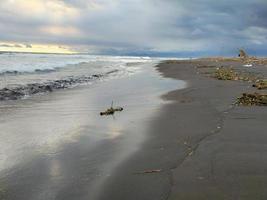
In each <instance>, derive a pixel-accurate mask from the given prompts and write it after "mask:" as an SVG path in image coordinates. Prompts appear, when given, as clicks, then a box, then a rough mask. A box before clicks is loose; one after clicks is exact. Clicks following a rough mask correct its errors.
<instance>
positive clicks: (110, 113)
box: [100, 101, 123, 115]
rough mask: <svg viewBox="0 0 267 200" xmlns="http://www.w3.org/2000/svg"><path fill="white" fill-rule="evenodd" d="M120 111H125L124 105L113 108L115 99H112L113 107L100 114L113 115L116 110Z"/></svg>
mask: <svg viewBox="0 0 267 200" xmlns="http://www.w3.org/2000/svg"><path fill="white" fill-rule="evenodd" d="M118 111H119V112H121V111H123V108H122V107H117V108H113V101H112V103H111V107H110V108H108V109H107V110H106V111H104V112H100V115H113V114H114V113H115V112H118Z"/></svg>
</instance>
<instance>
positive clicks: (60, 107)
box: [0, 64, 184, 200]
mask: <svg viewBox="0 0 267 200" xmlns="http://www.w3.org/2000/svg"><path fill="white" fill-rule="evenodd" d="M179 87H180V88H182V87H184V82H182V81H175V80H171V79H165V78H162V77H160V76H159V73H158V72H156V70H155V69H154V68H153V66H152V65H151V64H145V65H144V66H143V67H141V71H140V72H138V73H136V74H134V75H131V76H130V77H125V78H123V77H121V78H116V79H112V80H108V81H104V82H98V83H95V84H93V85H88V86H81V87H77V88H74V89H66V90H62V91H56V92H52V93H48V94H44V95H36V96H33V97H31V98H28V99H24V100H17V101H3V102H1V104H0V111H1V112H0V113H1V114H0V122H1V123H0V129H1V133H0V136H1V141H0V148H1V151H0V163H1V164H0V199H7V200H18V199H19V200H40V199H42V200H52V199H62V200H63V199H64V200H67V199H69V200H73V199H79V200H82V199H98V197H99V195H100V194H101V193H102V190H103V189H102V188H103V187H104V186H103V185H104V183H105V182H106V180H107V179H109V177H110V176H111V175H112V174H113V173H114V171H115V169H117V168H118V166H120V164H121V163H122V162H123V161H124V160H125V159H127V158H128V157H130V156H131V155H132V154H134V153H135V152H136V151H137V150H139V149H140V146H141V145H142V144H143V143H144V141H146V140H147V139H148V135H147V132H148V131H147V129H148V125H149V123H148V122H149V121H151V120H152V119H153V118H154V117H155V116H156V113H157V112H158V110H159V109H160V107H161V106H162V105H164V104H165V103H167V102H166V101H163V100H161V99H160V98H159V96H160V95H161V94H163V93H166V92H167V91H170V90H174V89H176V88H179ZM112 100H113V101H114V106H122V107H124V111H123V112H120V113H116V114H115V115H114V116H100V115H99V112H100V111H103V110H105V109H106V108H107V107H108V106H110V104H111V101H112Z"/></svg>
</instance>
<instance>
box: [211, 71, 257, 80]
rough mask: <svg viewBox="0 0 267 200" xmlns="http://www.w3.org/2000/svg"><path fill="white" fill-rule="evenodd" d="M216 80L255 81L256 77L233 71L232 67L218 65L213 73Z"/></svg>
mask: <svg viewBox="0 0 267 200" xmlns="http://www.w3.org/2000/svg"><path fill="white" fill-rule="evenodd" d="M213 77H214V78H216V79H218V80H232V81H251V82H252V81H255V80H256V77H255V76H253V75H250V74H246V73H241V72H238V71H235V70H234V69H233V68H228V67H219V68H217V69H216V71H215V72H214V75H213Z"/></svg>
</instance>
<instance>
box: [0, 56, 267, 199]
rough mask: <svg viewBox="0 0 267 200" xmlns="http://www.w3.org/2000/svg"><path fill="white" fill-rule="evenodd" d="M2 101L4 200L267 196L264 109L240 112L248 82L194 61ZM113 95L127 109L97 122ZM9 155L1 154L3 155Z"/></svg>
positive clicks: (258, 69) (235, 64) (209, 62)
mask: <svg viewBox="0 0 267 200" xmlns="http://www.w3.org/2000/svg"><path fill="white" fill-rule="evenodd" d="M155 65H156V64H153V63H150V64H145V65H143V66H142V67H141V68H140V69H141V70H140V72H138V73H136V74H134V75H131V76H129V77H128V76H127V77H119V78H118V77H117V78H115V79H112V80H108V81H102V82H101V81H100V82H98V83H97V84H92V85H89V86H88V85H84V86H80V87H75V88H72V89H66V90H59V91H55V92H51V93H48V94H44V95H37V96H33V97H31V98H27V99H22V100H16V101H4V102H2V103H1V113H2V114H1V130H3V132H2V133H1V137H2V144H1V148H2V152H5V154H2V159H1V161H2V164H1V166H2V168H1V171H0V175H1V179H0V186H1V190H0V197H1V198H2V199H8V200H9V199H12V200H13V199H14V200H15V199H20V200H24V199H25V200H31V199H32V200H37V199H38V200H39V199H60V200H61V199H62V200H63V199H64V200H68V199H69V200H72V199H81V200H82V199H92V200H94V199H99V200H106V199H123V200H124V199H127V200H136V199H140V200H151V199H153V200H157V199H159V200H161V199H171V200H172V199H181V200H183V199H184V200H196V199H197V200H202V199H203V200H207V199H227V200H228V199H229V200H231V199H233V200H236V199H242V200H243V199H266V196H267V193H266V190H265V188H266V186H267V178H266V177H267V176H266V175H267V171H266V166H267V165H266V164H267V163H266V162H267V160H266V158H265V153H266V151H267V146H266V145H265V144H266V143H267V137H266V128H267V127H266V118H267V109H266V107H264V106H237V105H234V103H235V102H236V100H237V98H238V97H240V96H241V95H242V93H244V92H254V91H257V90H256V89H255V88H253V87H252V83H251V82H249V81H240V80H237V81H231V80H229V81H224V80H217V79H215V78H213V77H211V76H210V74H209V73H207V72H208V71H209V70H211V69H216V68H217V67H221V66H225V67H230V66H231V68H232V69H235V70H240V71H245V72H248V73H252V74H257V75H261V76H265V77H266V75H267V70H266V66H264V65H257V66H256V65H254V66H253V67H244V64H243V63H242V62H240V61H236V60H216V59H195V60H176V61H162V62H161V63H160V64H157V65H156V66H155ZM111 99H112V100H113V101H114V104H115V105H116V106H122V107H123V108H124V110H123V111H122V112H120V113H115V115H114V116H100V115H99V112H100V111H102V110H105V109H106V108H107V107H109V106H110V103H111ZM3 155H6V158H5V157H3Z"/></svg>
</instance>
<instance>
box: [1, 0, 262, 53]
mask: <svg viewBox="0 0 267 200" xmlns="http://www.w3.org/2000/svg"><path fill="white" fill-rule="evenodd" d="M0 33H1V34H0V51H21V52H45V53H53V52H54V53H77V52H78V53H90V54H108V55H144V56H177V57H189V56H192V57H193V56H208V55H218V56H220V55H233V56H234V55H236V54H237V51H238V49H239V48H244V49H245V50H247V51H248V52H249V53H250V54H253V55H256V56H257V55H259V56H261V55H266V54H267V0H0Z"/></svg>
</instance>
